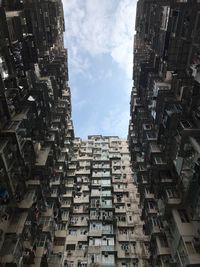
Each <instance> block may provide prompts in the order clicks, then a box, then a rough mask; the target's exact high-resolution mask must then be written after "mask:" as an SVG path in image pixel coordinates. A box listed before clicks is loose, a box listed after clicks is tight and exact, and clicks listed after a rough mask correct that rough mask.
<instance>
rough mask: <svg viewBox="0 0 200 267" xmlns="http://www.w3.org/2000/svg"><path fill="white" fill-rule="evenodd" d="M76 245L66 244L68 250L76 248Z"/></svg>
mask: <svg viewBox="0 0 200 267" xmlns="http://www.w3.org/2000/svg"><path fill="white" fill-rule="evenodd" d="M75 248H76V245H75V244H68V245H66V250H75Z"/></svg>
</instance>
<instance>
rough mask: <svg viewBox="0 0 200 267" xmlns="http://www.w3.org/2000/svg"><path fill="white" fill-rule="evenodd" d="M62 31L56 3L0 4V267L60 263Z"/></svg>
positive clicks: (63, 219) (63, 210)
mask: <svg viewBox="0 0 200 267" xmlns="http://www.w3.org/2000/svg"><path fill="white" fill-rule="evenodd" d="M63 31H64V17H63V8H62V2H61V1H60V0H56V1H54V0H43V1H39V0H26V1H19V0H16V1H15V0H12V1H9V0H8V1H7V0H6V1H0V266H2V267H3V266H7V267H9V266H10V267H11V266H52V267H53V266H63V265H62V264H63V261H64V258H63V257H64V254H63V253H62V252H63V251H62V249H63V247H62V246H61V244H62V240H63V238H65V237H66V230H65V229H66V225H67V222H68V212H69V206H70V200H71V199H70V198H69V197H68V195H67V189H66V188H67V184H68V180H67V177H66V172H67V169H68V162H69V160H70V158H71V154H72V144H73V139H74V132H73V124H72V120H71V99H70V98H71V97H70V88H69V86H68V66H67V50H66V49H64V46H63ZM63 229H64V230H63Z"/></svg>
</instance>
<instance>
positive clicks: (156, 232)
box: [128, 0, 200, 267]
mask: <svg viewBox="0 0 200 267" xmlns="http://www.w3.org/2000/svg"><path fill="white" fill-rule="evenodd" d="M135 30H136V34H135V37H134V66H133V80H134V86H133V88H132V93H131V105H130V115H131V119H130V124H129V137H128V139H129V147H130V153H131V161H132V167H133V171H134V172H135V179H136V183H137V187H138V191H139V193H140V207H141V209H142V217H141V218H142V220H144V222H145V224H144V228H143V229H144V232H145V234H146V235H148V236H149V239H150V261H149V266H153V267H161V266H162V267H170V266H177V267H179V266H180V267H183V266H184V267H186V266H200V209H199V207H200V206H199V203H200V197H199V196H200V194H199V193H200V182H199V181H200V180H199V175H200V173H199V164H200V128H199V127H200V117H199V107H200V106H199V105H200V93H199V92H200V79H199V63H200V61H199V58H200V39H199V38H200V34H199V33H200V2H199V1H196V0H191V1H187V0H186V1H178V0H174V1H167V0H166V1H162V0H158V1H152V0H139V1H138V3H137V15H136V24H135Z"/></svg>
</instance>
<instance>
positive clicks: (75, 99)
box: [63, 0, 137, 138]
mask: <svg viewBox="0 0 200 267" xmlns="http://www.w3.org/2000/svg"><path fill="white" fill-rule="evenodd" d="M136 2H137V1H136V0H63V7H64V13H65V34H64V42H65V47H66V48H67V49H68V68H69V86H70V88H71V95H72V119H73V123H74V129H75V136H77V137H81V138H86V137H87V136H88V135H92V134H102V135H118V136H120V137H127V134H128V124H129V114H130V104H129V103H130V93H131V88H132V68H133V34H134V24H135V11H136Z"/></svg>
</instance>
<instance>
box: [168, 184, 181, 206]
mask: <svg viewBox="0 0 200 267" xmlns="http://www.w3.org/2000/svg"><path fill="white" fill-rule="evenodd" d="M165 196H166V198H165V199H166V203H167V205H170V206H177V205H179V204H181V196H180V194H179V192H178V191H177V190H176V188H168V189H165Z"/></svg>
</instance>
